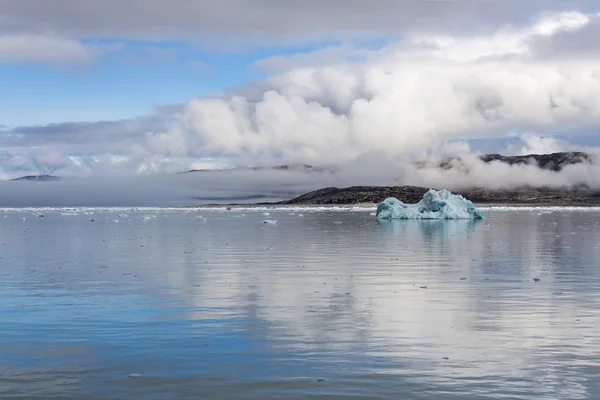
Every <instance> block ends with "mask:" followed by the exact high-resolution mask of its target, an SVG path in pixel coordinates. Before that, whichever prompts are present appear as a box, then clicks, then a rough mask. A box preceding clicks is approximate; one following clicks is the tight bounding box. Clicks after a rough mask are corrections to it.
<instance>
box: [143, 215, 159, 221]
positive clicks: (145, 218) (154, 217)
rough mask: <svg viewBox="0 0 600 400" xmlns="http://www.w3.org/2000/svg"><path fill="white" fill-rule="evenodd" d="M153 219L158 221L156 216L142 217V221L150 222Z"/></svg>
mask: <svg viewBox="0 0 600 400" xmlns="http://www.w3.org/2000/svg"><path fill="white" fill-rule="evenodd" d="M151 219H156V215H144V216H143V217H142V221H150V220H151Z"/></svg>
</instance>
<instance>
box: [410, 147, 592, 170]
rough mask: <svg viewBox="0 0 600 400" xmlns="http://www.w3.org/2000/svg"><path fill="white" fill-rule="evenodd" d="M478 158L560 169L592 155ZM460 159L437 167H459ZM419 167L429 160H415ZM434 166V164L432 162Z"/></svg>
mask: <svg viewBox="0 0 600 400" xmlns="http://www.w3.org/2000/svg"><path fill="white" fill-rule="evenodd" d="M479 159H480V160H481V161H483V162H484V163H486V164H489V163H491V162H501V163H504V164H508V165H527V164H529V165H535V166H537V167H538V168H540V169H545V170H551V171H556V172H558V171H561V170H562V169H563V168H564V167H566V166H567V165H573V164H582V163H591V162H592V161H593V156H592V155H590V154H588V153H584V152H578V151H571V152H559V153H550V154H527V155H522V156H503V155H501V154H484V155H481V156H479ZM461 162H462V160H461V159H460V157H452V158H446V159H443V160H441V161H440V162H439V163H438V164H437V167H439V168H441V169H452V168H455V167H460V163H461ZM417 166H418V167H420V168H425V167H428V166H429V167H431V166H432V163H430V162H417ZM433 166H435V164H433Z"/></svg>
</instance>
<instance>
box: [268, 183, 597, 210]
mask: <svg viewBox="0 0 600 400" xmlns="http://www.w3.org/2000/svg"><path fill="white" fill-rule="evenodd" d="M428 190H429V188H424V187H418V186H352V187H346V188H336V187H329V188H325V189H320V190H315V191H313V192H309V193H306V194H303V195H302V196H298V197H296V198H294V199H291V200H287V201H282V202H280V203H277V204H281V205H335V204H337V205H349V204H375V203H379V202H381V201H383V200H384V199H386V198H388V197H395V198H397V199H398V200H400V201H403V202H405V203H417V202H418V201H419V200H421V199H422V198H423V195H424V194H425V193H426V192H427V191H428ZM452 192H453V193H456V194H460V195H462V196H463V197H465V198H467V199H469V200H471V201H473V202H474V203H480V204H537V205H542V204H544V205H560V206H599V205H600V191H598V190H591V189H588V188H578V189H573V190H565V189H551V188H528V187H524V188H515V189H485V188H470V189H462V190H456V191H452Z"/></svg>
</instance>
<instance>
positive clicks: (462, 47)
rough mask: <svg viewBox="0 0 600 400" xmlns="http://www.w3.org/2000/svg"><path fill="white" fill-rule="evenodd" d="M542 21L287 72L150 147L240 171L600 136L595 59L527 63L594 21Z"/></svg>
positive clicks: (191, 111) (190, 118)
mask: <svg viewBox="0 0 600 400" xmlns="http://www.w3.org/2000/svg"><path fill="white" fill-rule="evenodd" d="M545 18H546V19H541V20H536V21H535V22H533V23H532V24H531V25H530V26H526V27H523V28H518V29H514V30H503V31H502V32H499V33H495V34H492V35H490V36H488V37H483V36H479V37H474V38H471V39H467V38H457V37H445V38H440V37H438V36H431V37H430V38H429V39H427V38H424V37H421V36H419V37H416V38H415V39H414V43H415V46H413V47H408V48H406V47H400V48H399V49H398V48H396V47H395V46H389V47H387V48H385V49H382V50H380V51H377V52H373V53H372V54H371V55H370V56H369V57H368V58H367V59H366V60H365V61H363V62H359V63H345V64H344V63H338V62H336V63H334V64H332V65H316V66H305V65H303V66H300V67H291V68H290V69H288V70H287V71H285V72H281V73H279V74H276V75H273V76H271V77H269V78H267V79H266V80H264V81H263V82H261V83H260V84H259V85H258V86H256V87H255V88H254V93H252V94H251V95H243V94H242V95H239V94H236V93H233V94H232V95H230V96H228V97H224V98H196V99H193V100H191V101H190V102H189V103H188V104H187V106H186V108H185V110H184V111H183V113H182V115H181V117H180V119H179V122H180V123H179V124H178V125H176V126H174V127H172V128H171V129H170V130H167V131H165V132H160V133H157V134H154V135H150V136H149V142H150V144H151V146H152V150H153V152H155V153H160V152H161V149H163V150H164V152H165V154H177V155H179V156H185V155H186V154H197V153H201V154H203V155H205V156H214V155H220V156H226V157H229V158H230V159H232V160H233V161H234V163H239V164H248V163H250V164H251V163H281V162H283V163H309V164H316V165H331V164H337V165H339V164H343V163H347V162H351V161H353V160H355V159H356V158H357V157H359V156H361V155H363V154H369V153H377V154H381V155H383V156H386V157H404V158H406V157H413V158H414V157H423V156H424V155H426V154H428V153H429V152H431V151H432V149H437V148H439V146H440V145H442V144H443V143H445V142H447V141H448V140H453V139H458V138H460V137H497V136H501V135H504V134H505V133H506V132H507V131H509V130H518V131H531V132H540V133H543V132H547V131H556V130H561V128H564V127H568V126H571V125H574V124H576V125H578V126H580V127H587V128H589V129H590V130H591V131H593V130H595V129H598V128H599V127H600V61H598V59H597V58H595V57H590V58H585V57H580V58H575V59H571V60H569V62H559V61H547V60H544V59H533V58H532V57H533V54H532V52H531V50H530V48H529V44H530V41H532V40H535V39H536V38H538V37H540V36H544V37H546V36H548V35H553V34H558V33H561V32H571V33H573V32H576V31H577V30H578V29H582V28H583V27H585V26H586V25H587V24H588V23H589V22H590V20H591V19H592V18H591V17H588V16H586V15H584V14H581V13H572V12H569V13H565V14H564V15H563V14H552V15H550V16H547V17H545ZM594 18H596V17H594ZM546 21H550V22H546ZM515 54H516V55H517V56H518V57H513V58H511V59H510V60H506V59H505V58H504V56H506V55H515ZM296 57H297V56H294V57H292V58H289V59H288V61H290V62H292V63H293V60H294V59H296ZM307 59H311V57H310V55H308V56H307V57H306V58H305V59H303V60H302V61H301V64H304V62H305V61H306V60H307Z"/></svg>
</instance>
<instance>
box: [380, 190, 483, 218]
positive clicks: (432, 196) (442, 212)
mask: <svg viewBox="0 0 600 400" xmlns="http://www.w3.org/2000/svg"><path fill="white" fill-rule="evenodd" d="M376 217H377V219H482V218H483V212H482V211H481V210H479V209H477V208H475V206H474V205H473V203H472V202H470V201H469V200H467V199H465V198H464V197H462V196H459V195H456V194H452V193H450V192H449V191H447V190H440V191H437V190H433V189H431V190H429V191H428V192H427V193H425V195H424V196H423V200H421V201H420V202H418V203H417V204H404V203H403V202H401V201H400V200H398V199H396V198H393V197H390V198H388V199H385V200H384V201H383V202H382V203H380V204H379V205H378V206H377V213H376Z"/></svg>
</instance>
